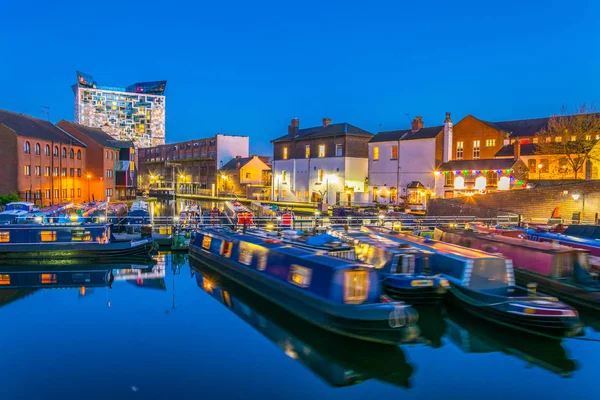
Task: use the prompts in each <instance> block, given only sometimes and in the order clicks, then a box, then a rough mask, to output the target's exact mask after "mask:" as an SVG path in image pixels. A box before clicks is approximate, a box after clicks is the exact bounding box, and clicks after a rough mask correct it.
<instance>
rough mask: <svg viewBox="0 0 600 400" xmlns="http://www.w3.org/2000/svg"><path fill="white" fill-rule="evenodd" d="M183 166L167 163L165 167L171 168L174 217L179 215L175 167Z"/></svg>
mask: <svg viewBox="0 0 600 400" xmlns="http://www.w3.org/2000/svg"><path fill="white" fill-rule="evenodd" d="M180 165H181V164H178V163H172V162H168V161H167V162H165V166H167V167H171V184H172V185H173V216H176V214H177V204H176V201H177V200H176V194H177V182H176V181H175V167H179V166H180Z"/></svg>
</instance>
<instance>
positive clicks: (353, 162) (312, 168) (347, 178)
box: [271, 118, 373, 204]
mask: <svg viewBox="0 0 600 400" xmlns="http://www.w3.org/2000/svg"><path fill="white" fill-rule="evenodd" d="M372 137H373V134H372V133H370V132H367V131H365V130H364V129H360V128H358V127H356V126H354V125H351V124H349V123H346V122H342V123H337V124H332V123H331V119H330V118H323V121H322V124H321V125H320V126H315V127H311V128H303V129H301V128H300V120H299V119H298V118H294V119H292V122H291V124H290V125H289V126H288V133H287V135H285V136H282V137H279V138H277V139H275V140H272V141H271V143H273V164H272V170H273V191H272V192H273V197H272V198H273V199H274V200H282V201H299V202H326V203H328V204H339V203H355V202H359V203H363V202H367V201H368V200H367V197H368V193H367V192H368V188H367V185H366V181H367V176H368V142H369V140H370V139H371V138H372Z"/></svg>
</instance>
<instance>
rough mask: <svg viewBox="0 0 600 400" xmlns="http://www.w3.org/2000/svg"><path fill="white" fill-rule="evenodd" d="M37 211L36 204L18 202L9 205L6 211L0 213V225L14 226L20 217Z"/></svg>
mask: <svg viewBox="0 0 600 400" xmlns="http://www.w3.org/2000/svg"><path fill="white" fill-rule="evenodd" d="M34 211H37V208H36V206H35V204H33V203H28V202H22V201H17V202H14V203H8V204H7V205H6V209H5V210H4V211H3V212H1V213H0V224H14V223H16V222H17V219H18V218H19V217H23V216H25V215H27V214H30V213H32V212H34Z"/></svg>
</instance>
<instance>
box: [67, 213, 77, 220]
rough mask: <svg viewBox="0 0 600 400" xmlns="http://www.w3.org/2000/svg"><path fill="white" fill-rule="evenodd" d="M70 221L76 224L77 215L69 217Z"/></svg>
mask: <svg viewBox="0 0 600 400" xmlns="http://www.w3.org/2000/svg"><path fill="white" fill-rule="evenodd" d="M69 219H70V220H71V221H72V222H75V221H77V215H75V214H72V215H71V216H70V217H69Z"/></svg>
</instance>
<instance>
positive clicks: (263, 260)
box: [257, 253, 267, 271]
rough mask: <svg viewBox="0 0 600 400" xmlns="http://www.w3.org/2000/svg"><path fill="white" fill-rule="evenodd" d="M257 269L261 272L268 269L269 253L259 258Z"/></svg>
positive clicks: (262, 254)
mask: <svg viewBox="0 0 600 400" xmlns="http://www.w3.org/2000/svg"><path fill="white" fill-rule="evenodd" d="M257 268H258V270H259V271H264V270H265V269H267V253H261V254H260V255H259V256H258V263H257Z"/></svg>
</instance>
